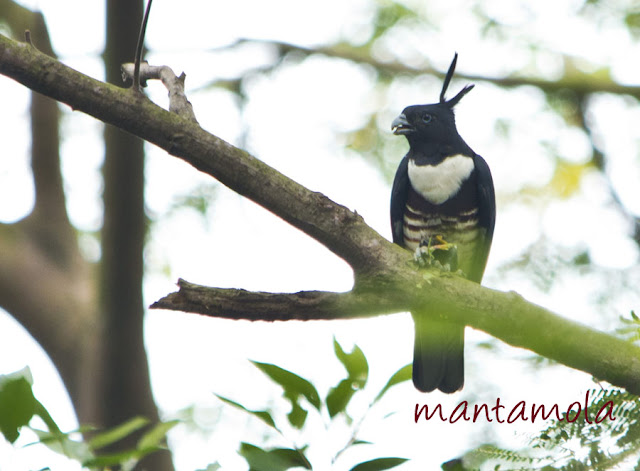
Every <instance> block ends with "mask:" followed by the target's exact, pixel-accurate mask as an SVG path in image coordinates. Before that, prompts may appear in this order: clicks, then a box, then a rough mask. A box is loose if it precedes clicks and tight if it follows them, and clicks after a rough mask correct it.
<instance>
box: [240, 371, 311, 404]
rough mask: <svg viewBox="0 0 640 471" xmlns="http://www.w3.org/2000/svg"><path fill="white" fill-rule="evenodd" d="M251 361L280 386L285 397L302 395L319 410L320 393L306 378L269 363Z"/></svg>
mask: <svg viewBox="0 0 640 471" xmlns="http://www.w3.org/2000/svg"><path fill="white" fill-rule="evenodd" d="M251 363H253V364H254V365H255V366H257V367H258V368H259V369H260V371H262V372H263V373H264V374H266V375H267V376H268V377H269V378H271V379H272V380H273V381H274V382H276V383H277V384H279V385H280V386H282V388H283V389H284V396H285V397H286V398H288V399H289V398H297V397H298V396H300V395H302V396H304V397H305V398H306V399H307V401H309V403H310V404H311V405H312V406H313V407H315V408H316V409H318V410H320V395H319V394H318V391H317V390H316V388H315V386H314V385H313V384H311V383H310V382H309V381H308V380H306V379H304V378H302V377H300V376H298V375H297V374H295V373H292V372H291V371H287V370H285V369H283V368H280V367H279V366H276V365H272V364H270V363H260V362H258V361H252V362H251Z"/></svg>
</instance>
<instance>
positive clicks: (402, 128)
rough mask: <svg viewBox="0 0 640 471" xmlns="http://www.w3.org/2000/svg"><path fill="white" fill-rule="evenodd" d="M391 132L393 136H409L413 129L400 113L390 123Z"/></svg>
mask: <svg viewBox="0 0 640 471" xmlns="http://www.w3.org/2000/svg"><path fill="white" fill-rule="evenodd" d="M391 130H392V131H393V134H396V135H401V134H409V133H411V132H413V127H412V126H411V125H410V124H409V121H407V117H406V116H405V115H404V113H402V114H401V115H400V116H398V117H397V118H396V119H394V120H393V123H391Z"/></svg>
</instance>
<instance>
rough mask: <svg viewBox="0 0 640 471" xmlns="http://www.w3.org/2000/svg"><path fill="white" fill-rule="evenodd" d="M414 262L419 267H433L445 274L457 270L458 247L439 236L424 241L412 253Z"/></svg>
mask: <svg viewBox="0 0 640 471" xmlns="http://www.w3.org/2000/svg"><path fill="white" fill-rule="evenodd" d="M414 260H415V261H416V263H417V264H418V265H419V266H421V267H434V268H437V269H439V270H441V271H445V272H455V271H457V270H458V247H457V245H456V244H451V243H449V242H447V241H446V240H445V239H444V237H442V236H441V235H436V236H432V237H429V238H428V239H426V240H424V241H423V242H422V243H421V244H420V246H419V247H418V248H417V249H416V251H415V253H414Z"/></svg>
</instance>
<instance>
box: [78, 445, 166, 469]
mask: <svg viewBox="0 0 640 471" xmlns="http://www.w3.org/2000/svg"><path fill="white" fill-rule="evenodd" d="M159 449H160V448H158V447H151V448H143V449H140V448H139V449H135V450H126V451H122V452H119V453H109V454H106V455H100V456H97V457H95V458H91V459H89V460H87V461H85V462H83V463H82V466H83V467H85V468H107V467H110V466H114V465H120V466H121V467H122V469H123V470H125V469H133V468H134V467H135V465H136V464H137V463H138V461H140V460H141V459H142V458H144V457H145V456H147V455H148V454H150V453H153V452H154V451H158V450H159Z"/></svg>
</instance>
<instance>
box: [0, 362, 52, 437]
mask: <svg viewBox="0 0 640 471" xmlns="http://www.w3.org/2000/svg"><path fill="white" fill-rule="evenodd" d="M32 384H33V377H32V376H31V370H29V368H28V367H27V368H24V369H22V370H20V371H16V372H15V373H12V374H9V375H2V376H0V432H2V434H3V435H4V436H5V438H6V439H7V440H8V441H9V442H10V443H14V442H15V441H16V440H17V439H18V437H19V436H20V432H19V431H18V429H20V428H21V427H23V426H25V425H28V424H29V422H30V421H31V418H32V417H33V416H34V415H37V414H38V413H39V412H41V409H40V408H41V406H42V405H41V404H40V403H39V402H38V400H37V399H36V398H35V396H34V395H33V391H32V389H31V386H32Z"/></svg>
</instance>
